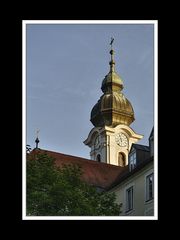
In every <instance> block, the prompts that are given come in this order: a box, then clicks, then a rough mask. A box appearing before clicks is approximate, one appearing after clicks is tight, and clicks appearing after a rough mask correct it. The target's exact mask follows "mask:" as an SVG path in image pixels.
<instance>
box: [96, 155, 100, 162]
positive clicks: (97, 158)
mask: <svg viewBox="0 0 180 240" xmlns="http://www.w3.org/2000/svg"><path fill="white" fill-rule="evenodd" d="M96 160H97V161H98V162H101V155H100V154H98V155H97V157H96Z"/></svg>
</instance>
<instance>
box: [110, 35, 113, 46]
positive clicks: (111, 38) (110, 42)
mask: <svg viewBox="0 0 180 240" xmlns="http://www.w3.org/2000/svg"><path fill="white" fill-rule="evenodd" d="M113 42H114V38H113V37H111V42H110V45H111V49H112V44H113Z"/></svg>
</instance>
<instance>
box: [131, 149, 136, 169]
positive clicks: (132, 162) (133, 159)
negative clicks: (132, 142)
mask: <svg viewBox="0 0 180 240" xmlns="http://www.w3.org/2000/svg"><path fill="white" fill-rule="evenodd" d="M135 167H136V152H133V153H132V154H131V155H130V156H129V170H130V171H132V170H133V169H134V168H135Z"/></svg>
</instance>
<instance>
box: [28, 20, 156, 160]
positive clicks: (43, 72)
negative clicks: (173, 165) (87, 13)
mask: <svg viewBox="0 0 180 240" xmlns="http://www.w3.org/2000/svg"><path fill="white" fill-rule="evenodd" d="M153 28H154V27H153V25H152V24H85V25H84V24H68V25H67V24H64V25H63V24H58V25H57V24H56V25H55V24H48V25H47V24H28V25H27V35H26V36H27V48H26V50H27V52H26V54H27V55H26V56H27V57H26V58H27V144H30V145H31V147H32V148H34V147H35V143H34V141H35V138H36V130H37V129H40V133H39V139H40V143H39V147H40V148H42V149H48V150H52V151H58V152H61V153H65V154H70V155H75V156H81V157H85V158H89V150H90V149H89V148H88V147H87V146H85V145H84V144H83V141H84V140H85V139H86V138H87V136H88V133H89V131H90V130H91V129H92V128H93V125H92V123H91V122H90V112H91V109H92V107H93V106H94V105H95V103H96V102H97V101H98V99H99V98H100V96H101V95H102V91H101V83H102V80H103V78H104V76H105V75H106V74H107V73H108V72H109V60H110V54H109V50H110V45H109V43H110V39H111V37H112V36H113V37H114V39H115V40H114V50H115V62H116V65H115V69H116V72H117V73H118V74H119V75H120V76H121V78H122V79H123V82H124V89H123V93H124V94H125V96H126V97H127V98H128V99H129V100H130V102H131V104H132V106H133V108H134V112H135V121H134V123H132V124H131V126H130V127H132V128H133V130H134V131H135V132H137V133H139V134H142V135H144V138H143V139H142V140H141V141H140V142H139V143H140V144H145V145H147V144H148V137H149V134H150V132H151V129H152V126H153V117H154V114H153V111H154V110H153V99H154V96H153V87H154V86H153V84H154V79H153V76H154V73H153V64H154V63H153V60H154V59H153V58H154V56H153V52H154V49H153V47H154V46H153V39H154V36H153V32H154V29H153Z"/></svg>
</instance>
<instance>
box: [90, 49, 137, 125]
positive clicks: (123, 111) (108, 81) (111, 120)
mask: <svg viewBox="0 0 180 240" xmlns="http://www.w3.org/2000/svg"><path fill="white" fill-rule="evenodd" d="M110 54H111V61H110V62H109V64H110V71H109V73H108V74H107V75H106V76H105V78H104V79H103V81H102V85H101V90H102V91H103V93H104V94H103V95H102V96H101V97H100V99H99V100H98V102H97V103H96V104H95V106H94V107H93V109H92V111H91V122H92V124H93V125H94V126H95V127H103V126H105V125H106V126H112V127H115V126H117V125H119V124H125V125H128V126H129V125H130V124H131V123H132V122H133V121H134V110H133V108H132V105H131V103H130V102H129V100H128V99H127V98H126V97H125V96H124V94H123V93H122V92H121V91H122V89H123V81H122V79H121V77H120V76H119V75H118V74H117V73H116V72H115V61H114V59H113V57H114V50H112V49H111V51H110Z"/></svg>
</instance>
